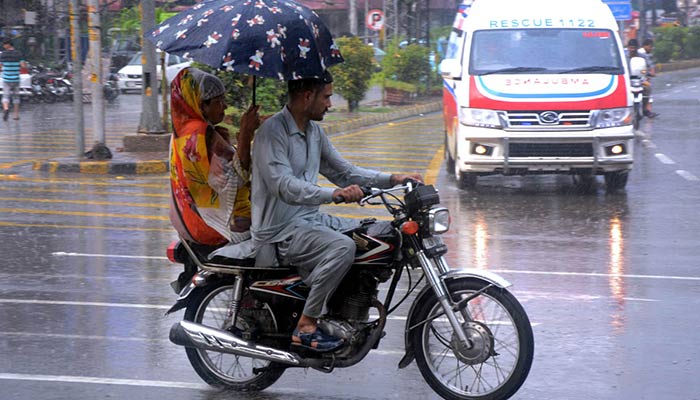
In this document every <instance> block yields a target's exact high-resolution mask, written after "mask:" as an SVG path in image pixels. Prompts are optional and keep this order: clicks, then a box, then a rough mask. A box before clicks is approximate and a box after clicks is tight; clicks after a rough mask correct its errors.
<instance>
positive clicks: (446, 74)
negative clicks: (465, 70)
mask: <svg viewBox="0 0 700 400" xmlns="http://www.w3.org/2000/svg"><path fill="white" fill-rule="evenodd" d="M438 68H439V69H440V75H442V77H443V78H446V79H462V65H461V64H460V62H459V60H458V59H456V58H446V59H444V60H442V61H441V62H440V65H439V67H438Z"/></svg>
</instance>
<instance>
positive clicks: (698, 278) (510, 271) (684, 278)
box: [490, 269, 700, 281]
mask: <svg viewBox="0 0 700 400" xmlns="http://www.w3.org/2000/svg"><path fill="white" fill-rule="evenodd" d="M490 271H492V272H499V273H503V274H526V275H555V276H557V275H558V276H597V277H601V278H635V279H668V280H678V281H700V276H674V275H636V274H605V273H602V272H568V271H523V270H514V269H492V270H490Z"/></svg>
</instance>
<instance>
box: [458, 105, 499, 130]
mask: <svg viewBox="0 0 700 400" xmlns="http://www.w3.org/2000/svg"><path fill="white" fill-rule="evenodd" d="M459 122H460V123H462V125H467V126H478V127H482V128H501V127H503V123H502V122H501V116H500V113H499V111H494V110H485V109H482V108H467V107H462V108H460V110H459Z"/></svg>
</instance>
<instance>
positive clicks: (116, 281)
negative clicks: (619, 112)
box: [0, 69, 700, 400]
mask: <svg viewBox="0 0 700 400" xmlns="http://www.w3.org/2000/svg"><path fill="white" fill-rule="evenodd" d="M699 76H700V71H699V70H697V69H695V70H689V71H681V72H674V73H668V74H664V75H663V76H661V77H659V78H657V79H656V81H655V88H656V96H655V97H656V104H655V111H657V112H660V113H661V116H660V117H659V118H658V119H656V120H653V121H644V122H643V124H642V132H640V133H639V140H638V141H637V145H636V148H635V151H636V164H635V167H634V170H633V172H632V174H631V176H630V180H629V183H628V187H627V190H626V191H625V192H624V193H618V194H612V195H608V194H605V191H604V190H603V189H602V187H601V188H599V190H598V191H597V192H595V193H582V192H581V191H579V190H578V189H577V188H576V187H575V186H574V185H573V184H572V182H571V180H570V179H569V178H567V177H554V176H545V177H526V178H517V177H508V178H504V177H489V178H484V179H480V180H479V184H478V186H477V188H476V189H475V190H474V191H470V192H464V191H460V190H458V189H456V187H455V182H454V180H453V179H451V178H450V177H449V176H447V175H446V174H445V173H444V171H443V170H444V168H443V167H442V165H441V162H442V151H441V144H442V136H441V135H442V128H441V126H440V119H439V117H438V116H437V115H431V116H427V117H425V118H422V119H418V120H414V121H404V122H399V123H395V124H391V125H389V126H380V127H376V128H371V129H365V130H362V131H359V132H354V133H352V134H347V135H339V136H336V137H334V138H333V141H334V143H335V144H336V146H337V147H338V148H339V149H340V151H341V152H342V153H343V154H345V155H347V156H348V158H350V159H351V160H353V161H355V162H357V163H359V164H361V165H363V166H368V167H373V168H378V169H382V170H390V171H406V172H408V171H419V172H422V173H424V174H425V175H426V176H427V179H428V180H430V181H433V182H435V183H436V186H437V187H438V188H439V189H440V194H441V198H442V199H443V204H444V205H445V206H447V207H449V208H450V209H451V211H452V216H453V225H452V229H451V231H450V232H449V234H447V235H446V241H447V243H448V244H449V246H450V253H449V254H448V258H449V261H450V264H451V265H452V266H453V267H457V266H474V267H477V268H483V269H490V270H492V271H496V272H499V273H500V274H502V275H503V276H504V277H506V278H507V279H508V280H510V281H511V282H513V283H514V284H515V286H514V287H513V292H514V293H515V294H516V296H517V297H518V298H519V299H520V300H521V301H522V302H523V304H524V306H525V308H526V310H527V311H528V313H529V316H530V319H531V321H532V322H533V330H534V333H535V361H534V364H533V368H532V371H531V373H530V376H529V378H528V380H527V381H526V383H525V385H524V386H523V388H522V389H521V390H520V391H519V392H518V393H517V394H516V396H515V397H514V398H517V399H591V398H594V399H699V398H700V384H699V383H698V382H697V379H696V375H697V372H696V371H697V369H698V367H700V347H699V346H698V345H697V333H696V331H697V327H698V326H700V316H698V313H697V312H696V310H697V309H698V306H700V267H698V260H700V246H699V244H700V240H699V239H698V234H699V232H700V217H698V215H699V214H698V212H697V205H698V204H699V200H700V180H698V178H697V177H698V176H700V160H698V157H697V156H696V155H695V152H696V151H697V149H699V148H700V136H699V135H698V132H697V128H696V127H697V126H700V113H698V111H700V101H699V100H698V99H700V78H699ZM134 97H135V96H120V100H122V101H123V100H124V99H129V98H134ZM132 106H133V105H132V104H130V102H126V103H125V104H120V105H117V110H118V112H120V113H135V114H134V117H133V118H138V115H139V114H138V109H131V108H130V107H132ZM124 115H127V114H124ZM66 118H67V117H66ZM122 120H125V118H115V119H114V121H115V122H113V124H114V126H115V128H114V129H113V130H112V131H114V132H118V131H119V128H118V126H119V121H122ZM62 121H63V122H62V123H63V124H67V122H66V121H67V119H66V120H62ZM21 122H23V123H25V122H24V121H21ZM108 123H109V122H108ZM27 126H28V125H27ZM11 127H13V126H12V125H11ZM42 129H46V125H45V124H44V125H41V124H39V123H38V122H37V126H36V129H35V130H36V131H39V130H42ZM69 129H70V128H66V130H69ZM112 131H108V138H109V137H110V136H109V135H110V134H111V132H112ZM28 132H29V128H25V125H18V126H16V130H15V131H12V130H11V129H8V126H7V125H6V126H4V127H2V128H0V146H2V147H0V150H2V151H6V152H11V151H12V146H14V145H23V144H24V143H25V141H24V139H25V138H26V137H29V136H25V135H29V133H28ZM55 133H56V134H59V132H58V128H56V132H55ZM12 134H15V135H18V137H21V138H22V139H23V140H21V141H18V142H16V143H13V141H12V140H11V139H8V137H9V138H12ZM59 136H60V135H59ZM33 137H34V138H35V139H36V140H37V141H39V140H40V139H42V140H43V137H44V136H43V135H42V136H41V137H40V136H36V135H34V136H33ZM61 137H62V136H61ZM112 137H114V138H115V143H117V139H118V133H115V134H114V136H112ZM37 146H38V144H37ZM66 149H67V150H66V151H67V152H68V153H70V152H71V150H70V146H69V145H68V146H66ZM32 151H36V149H34V150H32ZM41 151H44V150H41ZM0 162H2V163H5V164H3V165H4V166H6V167H7V168H4V169H0V213H2V218H1V219H0V237H1V238H2V240H0V252H1V254H3V255H4V258H5V259H6V262H5V263H4V264H3V266H2V267H0V337H1V338H2V339H0V354H1V355H2V357H1V358H0V391H1V393H2V395H1V396H0V397H1V398H2V399H8V400H9V399H30V398H31V399H96V398H113V399H114V398H116V399H125V398H144V399H153V398H160V397H165V396H167V397H168V398H169V399H176V400H177V399H229V398H237V399H291V398H305V399H404V398H411V399H413V398H415V399H425V398H435V397H436V396H435V395H434V394H433V393H432V391H431V390H430V388H429V387H428V386H427V384H425V382H424V381H423V379H422V377H421V376H420V372H419V371H418V369H417V368H416V366H415V364H412V365H411V366H409V367H408V368H406V369H405V370H398V369H397V367H396V365H397V363H398V361H399V359H400V358H401V357H402V355H403V354H402V331H403V324H404V323H405V321H404V319H403V318H404V317H405V315H406V311H407V309H406V307H402V308H400V309H399V310H398V312H397V314H396V315H395V316H392V318H391V319H390V321H389V323H388V326H387V329H386V330H387V332H388V334H387V337H386V338H385V339H384V340H383V341H382V343H381V345H380V349H379V350H378V351H374V352H372V353H370V355H369V356H368V357H367V359H366V360H364V361H363V362H362V363H360V364H359V365H357V366H355V367H352V368H349V369H346V370H336V371H334V372H333V373H332V374H322V373H320V372H316V371H308V372H305V371H300V370H299V371H298V370H289V371H287V372H286V373H285V375H284V376H283V377H282V378H281V379H280V381H278V382H277V383H276V384H275V385H273V386H272V387H271V388H270V389H268V390H266V391H265V392H264V393H262V394H256V395H232V394H227V393H220V392H217V391H215V390H214V389H211V388H209V387H207V386H206V385H204V384H203V383H202V381H201V380H200V379H199V378H198V377H197V376H196V374H195V373H194V372H193V370H192V369H191V367H190V366H189V364H188V362H187V359H186V357H185V354H184V351H183V350H182V349H181V348H178V347H177V346H175V345H172V344H170V343H169V342H168V340H167V332H168V330H169V327H170V325H171V324H172V323H173V322H175V321H177V320H178V319H179V317H181V312H179V313H176V314H174V315H171V316H164V315H163V313H164V311H165V309H167V308H168V307H169V305H170V304H171V303H172V302H173V300H174V294H173V293H172V291H171V290H170V288H169V287H168V283H169V281H170V280H172V279H174V278H175V277H176V276H177V274H178V272H179V271H178V270H177V269H176V268H175V267H172V266H171V267H169V266H168V265H169V263H168V262H167V260H165V258H164V257H163V254H164V250H165V247H166V246H167V244H168V243H169V242H170V240H172V239H173V238H174V235H173V231H172V229H170V227H169V223H168V220H167V206H166V204H167V181H166V178H165V176H164V175H158V176H125V177H103V176H86V175H67V174H62V175H51V174H46V173H38V172H34V171H31V169H30V168H28V167H27V166H17V165H16V164H12V165H10V164H11V163H14V161H13V159H12V158H8V159H2V161H0ZM599 185H600V186H602V183H601V182H599ZM328 211H330V212H333V213H337V214H342V215H347V216H364V215H374V216H378V217H383V216H384V215H385V214H384V212H383V211H382V210H381V209H379V208H368V209H362V210H358V209H357V207H354V206H347V205H346V206H332V207H328ZM400 294H401V293H400ZM409 300H410V299H409Z"/></svg>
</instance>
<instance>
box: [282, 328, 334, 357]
mask: <svg viewBox="0 0 700 400" xmlns="http://www.w3.org/2000/svg"><path fill="white" fill-rule="evenodd" d="M342 345H343V339H339V338H337V337H335V336H331V335H327V334H325V333H323V332H322V331H321V330H320V329H318V328H316V330H315V331H314V332H310V333H304V332H299V331H298V330H297V329H295V330H294V332H293V333H292V346H293V347H301V348H304V349H307V350H311V351H314V352H317V353H326V352H329V351H333V350H336V349H337V348H339V347H340V346H342Z"/></svg>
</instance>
